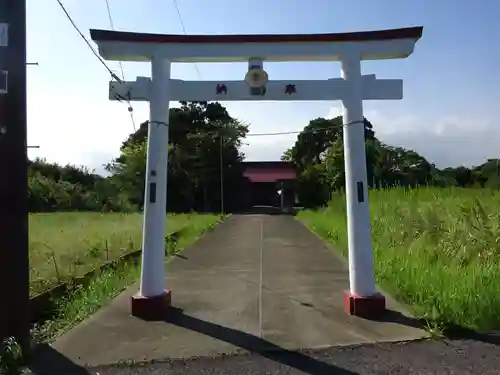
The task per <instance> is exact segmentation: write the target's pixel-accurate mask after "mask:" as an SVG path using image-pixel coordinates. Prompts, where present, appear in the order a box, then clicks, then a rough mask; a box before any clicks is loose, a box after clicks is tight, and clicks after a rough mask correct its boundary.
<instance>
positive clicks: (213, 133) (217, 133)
mask: <svg viewBox="0 0 500 375" xmlns="http://www.w3.org/2000/svg"><path fill="white" fill-rule="evenodd" d="M359 122H362V121H352V122H349V123H347V124H342V126H348V125H353V124H356V123H359ZM148 123H149V122H148ZM154 123H155V124H157V125H164V123H162V122H159V121H154ZM227 129H228V128H220V129H214V130H212V131H206V132H198V133H196V134H195V135H194V136H191V137H192V138H196V137H204V136H217V137H218V136H221V133H222V132H224V131H225V130H227ZM334 129H338V126H337V125H332V126H325V127H322V128H317V129H311V130H309V129H302V130H290V131H284V132H270V133H248V134H246V135H245V138H246V137H272V136H278V135H293V134H301V133H302V134H309V133H311V134H321V133H326V132H328V131H331V130H334Z"/></svg>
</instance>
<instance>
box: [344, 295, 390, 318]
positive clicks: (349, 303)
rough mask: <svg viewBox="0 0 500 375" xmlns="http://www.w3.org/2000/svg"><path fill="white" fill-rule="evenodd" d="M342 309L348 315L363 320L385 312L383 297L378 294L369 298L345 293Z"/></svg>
mask: <svg viewBox="0 0 500 375" xmlns="http://www.w3.org/2000/svg"><path fill="white" fill-rule="evenodd" d="M344 308H345V312H346V313H348V314H350V315H356V316H360V317H365V318H370V317H377V316H380V315H381V314H383V313H384V311H385V297H384V296H383V295H382V294H380V293H377V294H374V295H373V296H369V297H361V296H357V295H354V294H352V293H351V292H349V291H345V292H344Z"/></svg>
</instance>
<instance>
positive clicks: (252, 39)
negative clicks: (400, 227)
mask: <svg viewBox="0 0 500 375" xmlns="http://www.w3.org/2000/svg"><path fill="white" fill-rule="evenodd" d="M422 31H423V28H422V27H413V28H405V29H394V30H381V31H370V32H357V33H343V34H309V35H307V34H306V35H302V34H301V35H210V36H208V35H189V36H186V35H159V34H142V33H129V32H115V31H107V30H91V32H90V33H91V37H92V39H93V40H94V41H95V42H96V43H97V44H98V46H99V52H100V54H101V56H102V57H103V58H104V59H107V60H122V61H150V62H151V71H152V73H151V78H148V77H138V78H137V80H136V81H131V82H120V83H117V82H110V87H109V97H110V99H111V100H120V99H123V98H126V99H128V100H136V101H149V102H150V122H149V129H148V150H147V171H146V172H147V173H146V198H145V210H144V233H143V254H142V270H141V284H140V285H141V286H140V290H139V293H138V294H137V295H135V296H134V297H133V298H132V314H133V315H135V316H138V317H141V318H144V319H162V318H163V317H164V314H165V312H166V310H167V308H168V307H169V306H170V303H171V294H170V291H169V290H166V289H165V281H164V277H165V274H164V251H165V250H164V246H165V245H164V238H165V231H166V186H167V161H168V120H169V119H168V117H169V101H183V100H185V101H215V100H218V101H230V100H239V101H241V100H247V101H263V100H266V101H268V100H272V101H281V100H287V101H290V100H291V101H300V100H341V101H342V104H343V122H344V132H343V133H344V155H345V174H346V176H345V177H346V200H347V226H348V237H349V241H348V242H349V283H350V288H349V290H348V291H346V292H345V294H344V306H345V310H346V312H348V313H349V314H354V315H361V316H371V315H374V314H378V313H380V312H381V311H383V310H385V298H384V296H383V295H381V294H379V293H377V291H376V288H375V278H374V267H373V250H372V242H371V228H370V213H369V204H368V186H367V185H368V184H367V173H366V152H365V137H364V131H365V129H364V117H363V100H387V99H393V100H394V99H401V98H402V81H401V80H397V79H376V77H375V75H361V61H362V60H375V59H393V58H404V57H407V56H409V55H410V54H411V53H412V52H413V49H414V46H415V43H416V42H417V40H418V39H419V38H420V37H421V35H422ZM256 56H262V57H263V58H261V59H259V58H256ZM264 58H265V61H286V60H289V61H293V60H311V61H318V60H331V61H340V63H341V78H335V79H329V80H324V81H312V80H303V81H269V82H267V83H265V90H250V89H249V87H248V86H247V83H246V82H245V81H243V80H242V81H223V82H221V81H183V80H175V79H171V78H170V63H172V62H213V61H219V62H221V61H224V62H227V61H252V64H253V65H255V64H257V65H259V64H260V66H261V67H262V61H263V59H264ZM258 92H260V93H261V94H262V95H256V93H258Z"/></svg>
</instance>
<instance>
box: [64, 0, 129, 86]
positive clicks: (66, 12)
mask: <svg viewBox="0 0 500 375" xmlns="http://www.w3.org/2000/svg"><path fill="white" fill-rule="evenodd" d="M56 1H57V2H58V4H59V5H60V7H61V9H62V10H63V12H64V14H65V15H66V17H67V18H68V20H69V22H70V23H71V25H72V26H73V28H74V29H75V30H76V32H77V33H78V34H79V35H80V37H81V38H82V39H83V41H84V42H85V44H86V45H87V47H89V49H90V50H91V51H92V53H93V54H94V56H95V57H96V58H97V60H99V62H100V63H101V64H102V65H103V66H104V68H106V70H107V71H108V72H109V74H110V75H111V77H112V78H114V79H115V80H116V81H118V82H120V83H121V82H122V80H121V79H120V78H119V77H118V76H117V75H116V74H115V72H113V71H112V70H111V68H110V67H109V66H108V65H107V64H106V62H105V61H104V60H103V59H102V58H101V56H99V54H98V53H97V51H96V50H95V49H94V47H92V45H91V44H90V42H89V41H88V40H87V38H85V35H83V33H82V32H81V31H80V29H79V28H78V26H76V23H75V21H73V18H72V17H71V15H70V14H69V13H68V11H67V10H66V8H65V7H64V4H63V3H62V2H61V0H56Z"/></svg>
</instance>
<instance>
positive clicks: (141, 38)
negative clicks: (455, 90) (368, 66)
mask: <svg viewBox="0 0 500 375" xmlns="http://www.w3.org/2000/svg"><path fill="white" fill-rule="evenodd" d="M422 32H423V27H422V26H418V27H407V28H401V29H389V30H376V31H358V32H351V33H329V34H243V35H241V34H239V35H238V34H232V35H175V34H149V33H135V32H125V31H111V30H96V29H91V30H90V37H91V38H92V40H93V41H96V42H98V41H99V42H105V41H110V42H135V43H286V42H289V43H293V42H324V43H325V42H326V43H328V42H368V41H378V40H395V39H415V40H418V39H420V38H421V37H422Z"/></svg>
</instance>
